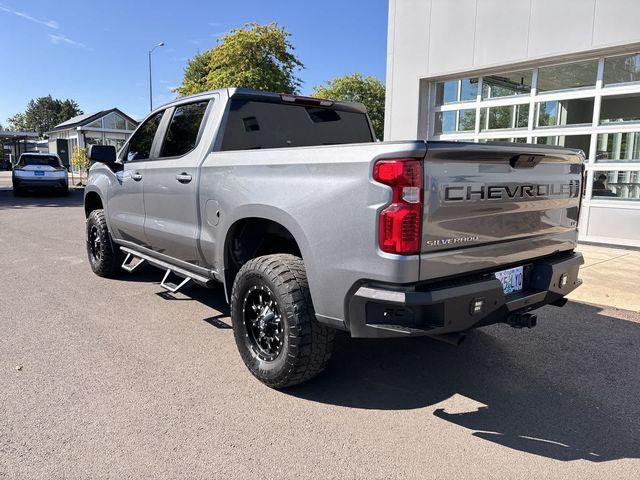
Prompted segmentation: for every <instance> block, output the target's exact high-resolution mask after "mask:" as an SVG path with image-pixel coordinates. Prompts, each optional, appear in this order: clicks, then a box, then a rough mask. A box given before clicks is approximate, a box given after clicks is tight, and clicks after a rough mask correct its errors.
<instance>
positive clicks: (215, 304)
mask: <svg viewBox="0 0 640 480" xmlns="http://www.w3.org/2000/svg"><path fill="white" fill-rule="evenodd" d="M160 275H161V272H160V271H158V270H157V269H154V268H150V267H143V268H142V269H141V270H140V271H137V272H135V273H134V274H132V275H131V276H129V277H127V276H125V277H124V279H127V278H129V279H130V281H154V282H157V281H158V280H159V276H160ZM158 295H159V296H161V297H162V298H165V299H166V300H168V301H184V300H186V301H197V302H201V303H203V304H205V305H207V306H209V307H211V308H213V309H215V310H216V311H217V313H216V315H215V316H212V317H210V318H205V319H204V321H205V322H207V323H208V324H210V325H211V326H213V327H216V328H218V329H222V328H224V329H227V328H230V325H231V321H230V319H229V318H228V317H229V307H228V305H227V304H226V302H225V298H224V292H223V290H222V288H219V289H215V290H209V289H205V288H201V287H197V286H192V287H189V288H186V289H185V290H184V291H183V293H181V294H179V295H177V296H176V295H171V294H166V293H158ZM610 312H611V311H607V313H609V315H607V314H605V313H604V312H603V310H602V309H601V308H599V307H597V306H592V305H587V304H582V303H576V302H569V303H568V304H567V305H566V306H565V307H564V308H561V309H558V308H555V307H545V308H543V309H541V310H539V315H538V318H539V326H538V327H537V328H535V329H533V330H515V329H512V328H509V327H507V326H505V325H495V326H491V327H488V328H485V329H481V330H476V331H472V332H470V333H469V335H468V338H467V340H466V342H465V343H463V344H462V345H461V346H459V347H454V346H451V345H448V344H444V343H440V342H437V341H434V340H431V339H428V338H412V339H392V340H367V339H352V338H350V337H349V336H348V335H347V334H345V333H343V332H340V333H339V334H338V335H337V338H336V345H335V348H334V355H333V358H332V360H331V362H330V363H329V366H328V368H327V370H326V371H325V372H324V373H323V374H321V375H320V376H318V377H317V378H315V379H313V380H311V381H309V382H307V383H305V384H302V385H298V386H295V387H292V388H289V389H286V390H284V391H283V394H286V395H291V396H294V397H298V398H300V399H304V400H307V401H313V402H319V403H325V404H330V405H336V406H342V407H348V408H355V409H373V410H409V409H421V408H425V409H427V410H425V415H430V414H431V415H434V416H435V417H437V418H439V419H441V420H444V421H447V422H449V423H450V424H454V425H458V426H460V427H464V428H466V429H468V430H469V431H470V435H472V436H474V437H476V438H481V439H484V440H487V441H490V442H493V443H495V444H498V445H502V446H504V447H508V448H511V449H514V450H518V451H522V452H526V453H531V454H535V455H540V456H543V457H547V458H551V459H555V460H561V461H571V460H580V459H584V460H588V461H592V462H605V461H609V460H615V459H622V458H640V401H639V398H640V323H637V321H633V320H626V319H625V318H626V317H628V318H632V315H633V314H631V313H629V312H617V313H610ZM612 315H615V316H612ZM635 318H636V319H637V318H638V316H637V315H635ZM399 418H400V417H399ZM399 428H400V427H399ZM424 441H425V442H429V441H430V440H429V433H428V431H425V435H424Z"/></svg>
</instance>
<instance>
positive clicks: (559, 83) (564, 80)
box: [538, 60, 598, 92]
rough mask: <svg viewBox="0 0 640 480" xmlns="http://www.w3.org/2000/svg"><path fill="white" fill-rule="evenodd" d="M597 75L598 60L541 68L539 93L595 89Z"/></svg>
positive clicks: (539, 72)
mask: <svg viewBox="0 0 640 480" xmlns="http://www.w3.org/2000/svg"><path fill="white" fill-rule="evenodd" d="M597 73H598V61H597V60H587V61H584V62H574V63H566V64H563V65H554V66H552V67H540V69H539V70H538V92H553V91H556V90H568V89H574V88H588V87H595V85H596V76H597Z"/></svg>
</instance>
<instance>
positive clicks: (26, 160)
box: [20, 155, 60, 167]
mask: <svg viewBox="0 0 640 480" xmlns="http://www.w3.org/2000/svg"><path fill="white" fill-rule="evenodd" d="M20 165H23V166H24V165H49V166H50V167H59V166H60V160H58V158H57V157H54V156H50V155H22V157H20Z"/></svg>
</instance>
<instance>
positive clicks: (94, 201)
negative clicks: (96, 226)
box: [84, 190, 104, 218]
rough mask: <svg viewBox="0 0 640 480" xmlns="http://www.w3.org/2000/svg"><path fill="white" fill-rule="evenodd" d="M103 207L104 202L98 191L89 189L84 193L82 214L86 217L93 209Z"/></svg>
mask: <svg viewBox="0 0 640 480" xmlns="http://www.w3.org/2000/svg"><path fill="white" fill-rule="evenodd" d="M99 209H104V202H103V201H102V197H101V196H100V193H98V192H97V191H95V190H90V191H88V192H86V193H85V195H84V216H85V218H88V217H89V215H91V212H93V211H94V210H99Z"/></svg>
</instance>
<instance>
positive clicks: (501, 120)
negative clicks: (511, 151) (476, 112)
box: [480, 103, 529, 130]
mask: <svg viewBox="0 0 640 480" xmlns="http://www.w3.org/2000/svg"><path fill="white" fill-rule="evenodd" d="M528 123H529V104H528V103H527V104H523V105H505V106H500V107H488V108H483V109H482V110H481V111H480V130H495V129H499V128H526V127H527V124H528Z"/></svg>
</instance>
